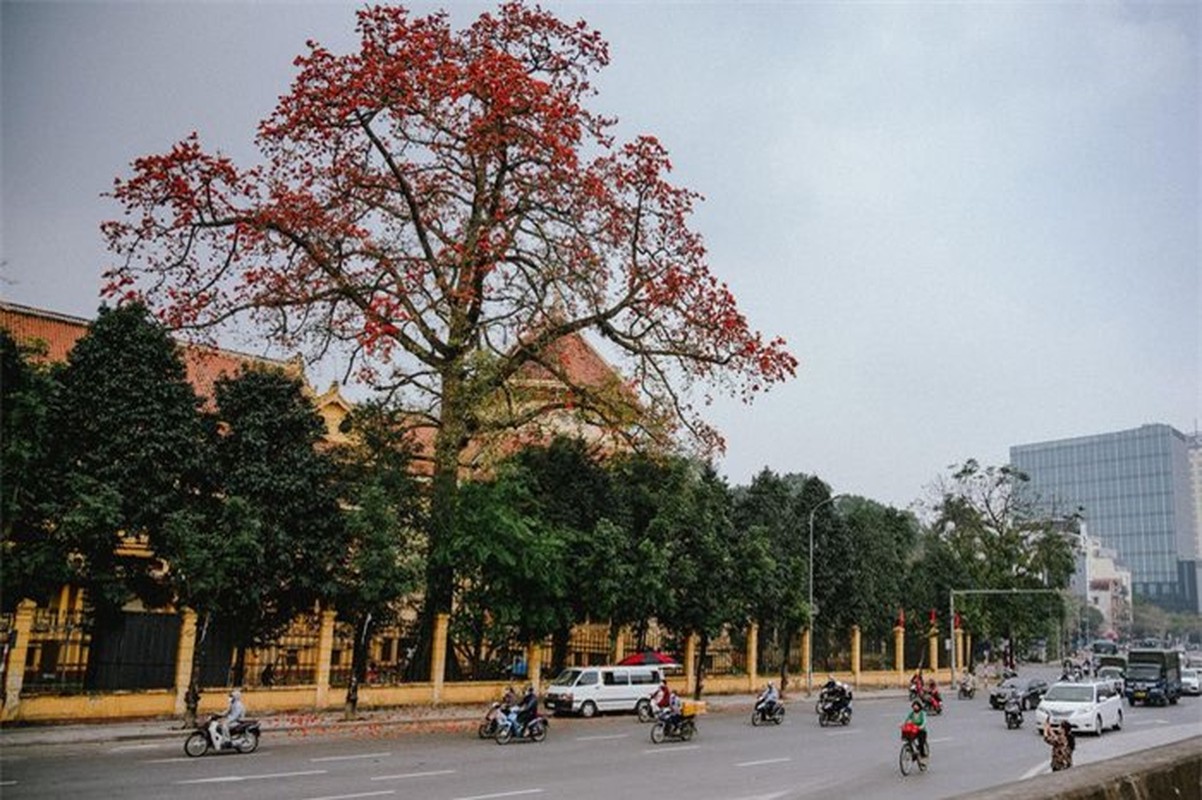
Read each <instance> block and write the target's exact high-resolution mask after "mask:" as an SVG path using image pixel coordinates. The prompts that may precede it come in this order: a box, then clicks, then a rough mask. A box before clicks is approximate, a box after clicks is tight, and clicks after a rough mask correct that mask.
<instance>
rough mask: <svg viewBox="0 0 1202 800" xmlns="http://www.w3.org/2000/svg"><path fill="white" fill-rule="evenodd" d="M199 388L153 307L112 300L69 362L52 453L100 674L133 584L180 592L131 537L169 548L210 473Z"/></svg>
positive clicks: (59, 514) (160, 593) (156, 600)
mask: <svg viewBox="0 0 1202 800" xmlns="http://www.w3.org/2000/svg"><path fill="white" fill-rule="evenodd" d="M198 407H199V400H198V399H197V397H196V394H195V392H194V391H193V390H192V387H191V385H189V383H188V382H187V380H186V375H185V370H184V365H183V361H182V360H181V357H180V352H179V349H178V347H177V346H176V344H175V343H174V342H173V341H172V340H171V338H170V337H169V336H168V335H167V331H166V329H165V328H164V327H163V326H162V325H160V324H159V323H157V322H156V321H155V320H154V319H152V318H151V316H150V315H149V313H148V312H147V310H146V308H145V307H144V306H142V305H139V304H136V303H135V304H129V305H125V306H123V307H121V308H118V309H109V308H106V307H102V308H101V309H100V311H99V314H98V316H97V318H96V320H95V321H94V322H93V323H92V324H91V325H90V326H89V327H88V331H87V333H86V334H85V335H84V336H83V337H82V338H81V339H80V340H79V341H78V342H77V343H76V345H75V347H74V349H73V350H72V351H71V353H70V355H69V356H68V359H67V364H66V366H65V367H64V368H63V370H62V372H61V390H60V391H59V392H58V393H57V395H56V401H55V403H54V411H53V422H52V441H51V453H52V457H53V458H54V459H55V461H56V462H57V464H58V465H59V469H58V470H57V473H56V477H57V480H56V481H55V482H54V484H53V485H52V486H51V487H50V491H52V492H53V495H54V501H55V502H54V504H53V506H52V519H53V522H54V530H55V534H56V536H58V537H59V539H60V542H61V544H62V546H63V548H64V549H65V550H66V552H68V553H69V563H70V565H71V568H72V577H73V579H74V580H75V582H77V583H79V584H81V585H82V586H83V587H84V588H85V589H86V591H87V597H88V600H89V604H90V606H91V608H92V610H93V611H94V613H95V628H96V631H97V632H99V634H100V635H94V637H93V646H92V647H91V648H90V651H89V653H90V662H91V663H90V664H89V675H91V674H92V669H93V666H94V665H95V664H96V663H98V662H99V661H100V659H101V658H102V657H103V650H104V647H105V637H104V635H103V633H104V632H105V631H107V630H109V629H110V628H111V626H114V625H117V624H119V623H120V619H121V617H120V614H119V611H120V608H121V606H122V605H123V604H124V603H125V602H126V600H127V599H128V598H129V597H130V596H131V595H132V596H136V597H138V598H140V599H141V600H142V601H143V602H144V603H145V604H146V605H148V606H152V607H154V606H162V605H165V604H167V603H169V602H171V601H172V600H173V597H172V596H171V591H170V587H169V585H168V584H167V582H166V581H164V580H163V579H162V577H161V567H162V564H161V563H160V562H158V560H157V559H154V558H147V557H146V556H145V555H143V554H139V553H138V552H136V551H135V550H133V549H131V548H122V547H120V545H121V544H122V542H123V539H134V540H140V541H142V542H145V543H146V544H147V545H148V546H149V548H150V549H151V551H153V552H155V553H161V552H162V550H163V547H162V546H163V544H164V540H163V537H164V530H165V523H166V521H167V519H168V517H169V516H170V515H171V514H173V513H176V512H178V511H179V510H181V509H186V508H188V507H189V506H190V505H191V504H192V503H193V501H194V500H195V498H196V487H197V486H198V484H199V483H200V476H201V474H202V469H201V467H202V465H201V453H202V449H203V427H202V425H201V422H200V416H199V412H198Z"/></svg>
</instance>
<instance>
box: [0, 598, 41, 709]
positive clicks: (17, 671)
mask: <svg viewBox="0 0 1202 800" xmlns="http://www.w3.org/2000/svg"><path fill="white" fill-rule="evenodd" d="M37 607H38V604H37V603H35V602H34V601H32V600H22V601H21V602H20V603H18V604H17V613H16V614H15V615H14V616H13V632H12V637H13V638H12V647H10V648H9V650H8V665H7V666H6V667H5V673H4V717H5V718H6V719H7V718H9V717H10V716H11V715H13V714H15V713H16V711H17V707H18V706H20V704H21V687H22V686H23V685H24V683H25V659H26V658H27V657H28V655H29V636H30V634H31V633H33V613H34V611H35V610H36V609H37Z"/></svg>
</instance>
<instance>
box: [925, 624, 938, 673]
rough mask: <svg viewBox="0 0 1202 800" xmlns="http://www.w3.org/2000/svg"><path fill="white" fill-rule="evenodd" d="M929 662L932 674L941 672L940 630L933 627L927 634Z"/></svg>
mask: <svg viewBox="0 0 1202 800" xmlns="http://www.w3.org/2000/svg"><path fill="white" fill-rule="evenodd" d="M927 661H928V663H929V664H930V667H931V672H938V671H939V629H938V628H934V627H932V628H931V630H930V631H929V632H928V633H927Z"/></svg>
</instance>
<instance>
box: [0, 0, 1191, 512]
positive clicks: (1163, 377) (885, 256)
mask: <svg viewBox="0 0 1202 800" xmlns="http://www.w3.org/2000/svg"><path fill="white" fill-rule="evenodd" d="M544 5H545V6H547V7H550V8H554V9H556V10H557V11H559V12H560V14H561V16H564V17H569V18H573V19H574V18H584V19H586V20H587V21H588V22H589V23H590V24H592V25H593V26H594V27H596V28H597V29H599V30H600V31H601V32H602V34H603V35H604V36H605V37H606V38H607V39H608V41H609V42H610V47H611V50H610V53H611V62H612V63H611V66H610V67H609V68H608V69H607V70H606V71H605V72H604V73H603V74H602V76H601V78H600V79H599V80H598V81H597V86H598V88H599V89H600V92H601V94H600V97H599V98H598V100H597V103H596V108H598V109H599V110H602V111H604V112H606V113H609V114H613V115H616V116H618V117H619V118H620V120H621V122H620V125H619V135H620V136H622V137H623V138H629V137H631V136H634V135H636V134H640V133H651V134H654V135H656V136H658V137H659V138H660V139H661V141H663V142H664V144H665V145H666V146H667V147H668V149H669V150H670V152H671V153H672V160H673V163H674V166H675V172H674V180H675V181H676V182H677V183H678V184H681V185H684V186H687V187H689V188H692V189H695V190H697V191H700V192H701V193H702V194H704V195H705V197H706V201H705V203H704V204H703V205H702V206H701V208H700V210H699V212H698V213H697V215H696V217H695V219H694V227H695V228H696V229H697V230H699V231H701V232H702V233H703V235H704V236H705V238H706V242H707V244H708V246H709V250H710V255H711V262H710V263H711V268H712V270H713V271H714V272H715V274H717V275H718V276H719V278H721V279H722V280H725V281H726V282H727V283H729V284H730V286H731V288H732V289H733V290H734V292H735V295H736V296H737V297H738V299H739V301H740V303H741V306H742V308H743V309H744V311H745V312H746V313H747V314H748V316H749V318H750V320H751V322H752V324H753V325H754V326H755V327H757V328H759V329H760V330H762V331H764V332H765V333H766V334H768V335H782V336H784V337H785V338H786V339H787V340H788V342H789V343H790V345H791V348H792V350H793V352H794V353H795V354H796V355H797V356H798V357H799V358H800V359H801V368H800V370H799V373H798V377H797V379H796V380H795V381H793V382H791V383H790V384H788V385H786V386H784V387H780V388H778V389H775V390H774V391H773V392H771V393H770V394H768V395H766V396H764V397H762V398H760V399H759V401H758V402H756V403H755V405H754V406H752V407H751V408H750V409H749V408H746V407H743V406H741V405H739V404H737V403H733V402H732V403H720V404H718V405H717V406H716V407H714V408H713V410H712V415H711V419H712V421H713V422H715V423H716V424H717V425H718V426H719V427H720V428H721V429H722V430H723V432H724V434H725V435H726V438H727V442H728V450H727V454H726V456H725V458H724V459H723V460H722V462H721V468H722V469H723V471H724V472H725V473H726V474H727V475H728V476H729V478H730V479H731V481H732V482H734V483H746V482H747V481H748V480H750V478H751V476H752V475H753V474H754V473H755V472H757V471H758V470H759V469H761V468H762V467H764V466H768V467H771V468H772V469H774V470H776V471H777V472H781V473H784V472H807V473H811V474H817V475H819V476H820V477H822V478H823V479H824V480H826V481H827V482H828V483H830V484H831V485H832V487H833V489H834V490H835V491H837V492H852V493H857V494H863V495H866V496H869V497H873V498H876V499H878V500H881V501H884V502H888V503H892V504H895V505H898V506H903V507H904V506H907V505H909V504H910V503H911V502H913V501H914V500H916V499H918V498H919V497H921V496H922V495H923V493H924V487H926V486H928V485H929V484H930V483H931V482H932V481H933V480H934V479H935V478H936V477H938V476H939V475H941V474H945V473H946V468H947V467H948V465H950V464H952V463H956V462H961V461H963V460H964V459H966V458H969V457H974V458H977V459H978V460H980V461H981V462H983V463H987V464H1002V463H1005V461H1006V459H1007V457H1008V448H1009V447H1010V446H1011V445H1014V444H1021V443H1027V442H1034V441H1042V440H1045V439H1054V438H1063V437H1069V436H1078V435H1085V434H1091V433H1101V432H1106V431H1112V430H1120V429H1124V428H1130V427H1135V426H1138V425H1141V424H1144V423H1148V422H1165V423H1168V424H1171V425H1174V426H1175V427H1177V428H1178V429H1179V430H1182V431H1183V432H1192V431H1193V430H1194V429H1195V426H1196V424H1197V420H1198V419H1199V417H1202V389H1200V377H1199V372H1200V370H1199V361H1200V356H1199V353H1200V350H1202V335H1200V326H1199V319H1200V318H1202V294H1200V288H1199V271H1200V263H1202V258H1200V256H1202V246H1200V235H1199V215H1200V203H1199V176H1200V171H1202V169H1200V164H1199V141H1200V139H1199V110H1200V109H1199V5H1198V4H1197V3H1194V2H1184V3H1179V4H1168V3H1164V4H1157V3H1146V2H1139V3H1125V2H1122V3H1110V2H1106V3H1103V2H1071V3H1070V2H1064V3H1038V2H1013V3H1006V2H997V3H980V2H974V3H967V2H965V3H954V2H939V3H906V2H889V3H868V2H858V3H836V2H824V3H791V2H775V3H736V2H721V3H671V4H669V3H652V2H640V3H608V4H588V3H546V4H544ZM441 6H442V7H446V8H448V9H449V10H450V11H451V13H452V16H453V18H454V19H456V20H457V21H458V22H459V23H463V22H466V21H467V20H470V19H471V18H472V17H474V16H475V15H476V14H477V13H478V12H479V11H480V10H481V9H484V8H488V7H489V6H484V5H479V4H467V3H445V4H441ZM410 7H411V8H413V9H414V10H418V11H422V12H425V11H429V10H432V9H433V8H435V7H438V6H435V5H430V4H410ZM354 8H355V5H354V4H348V3H332V2H331V3H322V4H302V3H287V4H284V3H128V2H127V3H57V2H56V3H49V2H38V3H18V2H9V0H4V2H3V3H2V5H0V9H2V10H0V30H2V36H3V41H2V49H0V59H2V63H0V67H2V73H3V79H2V80H3V87H2V91H3V94H2V99H3V117H2V125H3V142H2V149H0V158H2V161H0V174H2V178H0V181H2V190H3V196H2V212H3V228H2V236H3V239H2V240H0V253H2V257H3V275H2V278H3V281H2V283H0V293H2V295H3V297H4V299H6V300H9V301H12V302H18V303H24V304H27V305H33V306H39V307H43V308H48V309H53V310H56V311H61V312H65V313H70V314H76V315H79V316H85V317H91V316H93V315H94V314H95V311H96V307H97V305H98V304H99V298H98V289H99V283H100V273H101V271H102V269H103V268H104V266H105V264H106V261H107V258H108V256H107V253H106V251H105V249H104V247H103V243H102V241H101V238H100V235H99V229H98V226H99V223H100V222H101V221H102V220H104V219H107V218H109V217H112V216H115V215H116V206H115V205H114V204H112V203H111V201H108V200H106V199H105V198H103V197H101V194H102V193H103V192H104V191H106V189H108V188H109V187H110V186H111V184H112V180H113V178H114V177H115V176H117V175H119V174H122V175H124V174H127V170H128V164H129V162H130V161H131V160H132V159H133V158H135V157H137V156H139V155H143V154H147V153H152V152H153V153H157V152H162V151H165V150H167V149H168V148H169V147H170V146H171V145H172V144H173V143H174V142H176V141H178V140H179V139H180V138H182V137H183V136H185V135H187V134H188V133H189V132H190V131H193V130H195V131H198V132H199V134H200V136H201V141H202V142H203V143H204V144H205V146H206V148H208V149H221V150H223V151H224V152H226V153H227V154H230V155H232V156H233V157H234V158H235V160H236V161H238V162H240V163H243V164H246V163H248V162H250V161H252V160H253V159H254V157H255V151H254V149H253V148H252V146H251V145H252V137H253V133H254V130H255V125H256V123H257V122H258V121H259V120H260V119H261V118H263V117H265V116H267V115H268V114H269V113H270V111H271V110H272V108H273V107H274V104H275V100H276V98H277V97H278V96H279V95H280V94H282V93H284V92H285V91H286V90H287V89H288V86H289V84H290V81H291V77H292V66H291V61H292V58H293V57H294V56H296V55H297V54H299V53H301V52H302V51H303V50H304V42H305V40H306V39H309V38H313V39H316V40H318V41H320V42H322V43H323V44H324V45H326V46H328V47H330V48H331V49H333V50H335V51H338V52H343V51H346V50H348V49H350V48H352V47H353V45H354V41H355V39H354V35H353V34H354V19H353V9H354Z"/></svg>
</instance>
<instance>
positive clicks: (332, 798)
mask: <svg viewBox="0 0 1202 800" xmlns="http://www.w3.org/2000/svg"><path fill="white" fill-rule="evenodd" d="M386 794H396V789H383V790H381V791H378V792H359V793H358V794H331V795H327V796H325V797H310V798H307V800H352V798H356V797H383V796H384V795H386Z"/></svg>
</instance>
